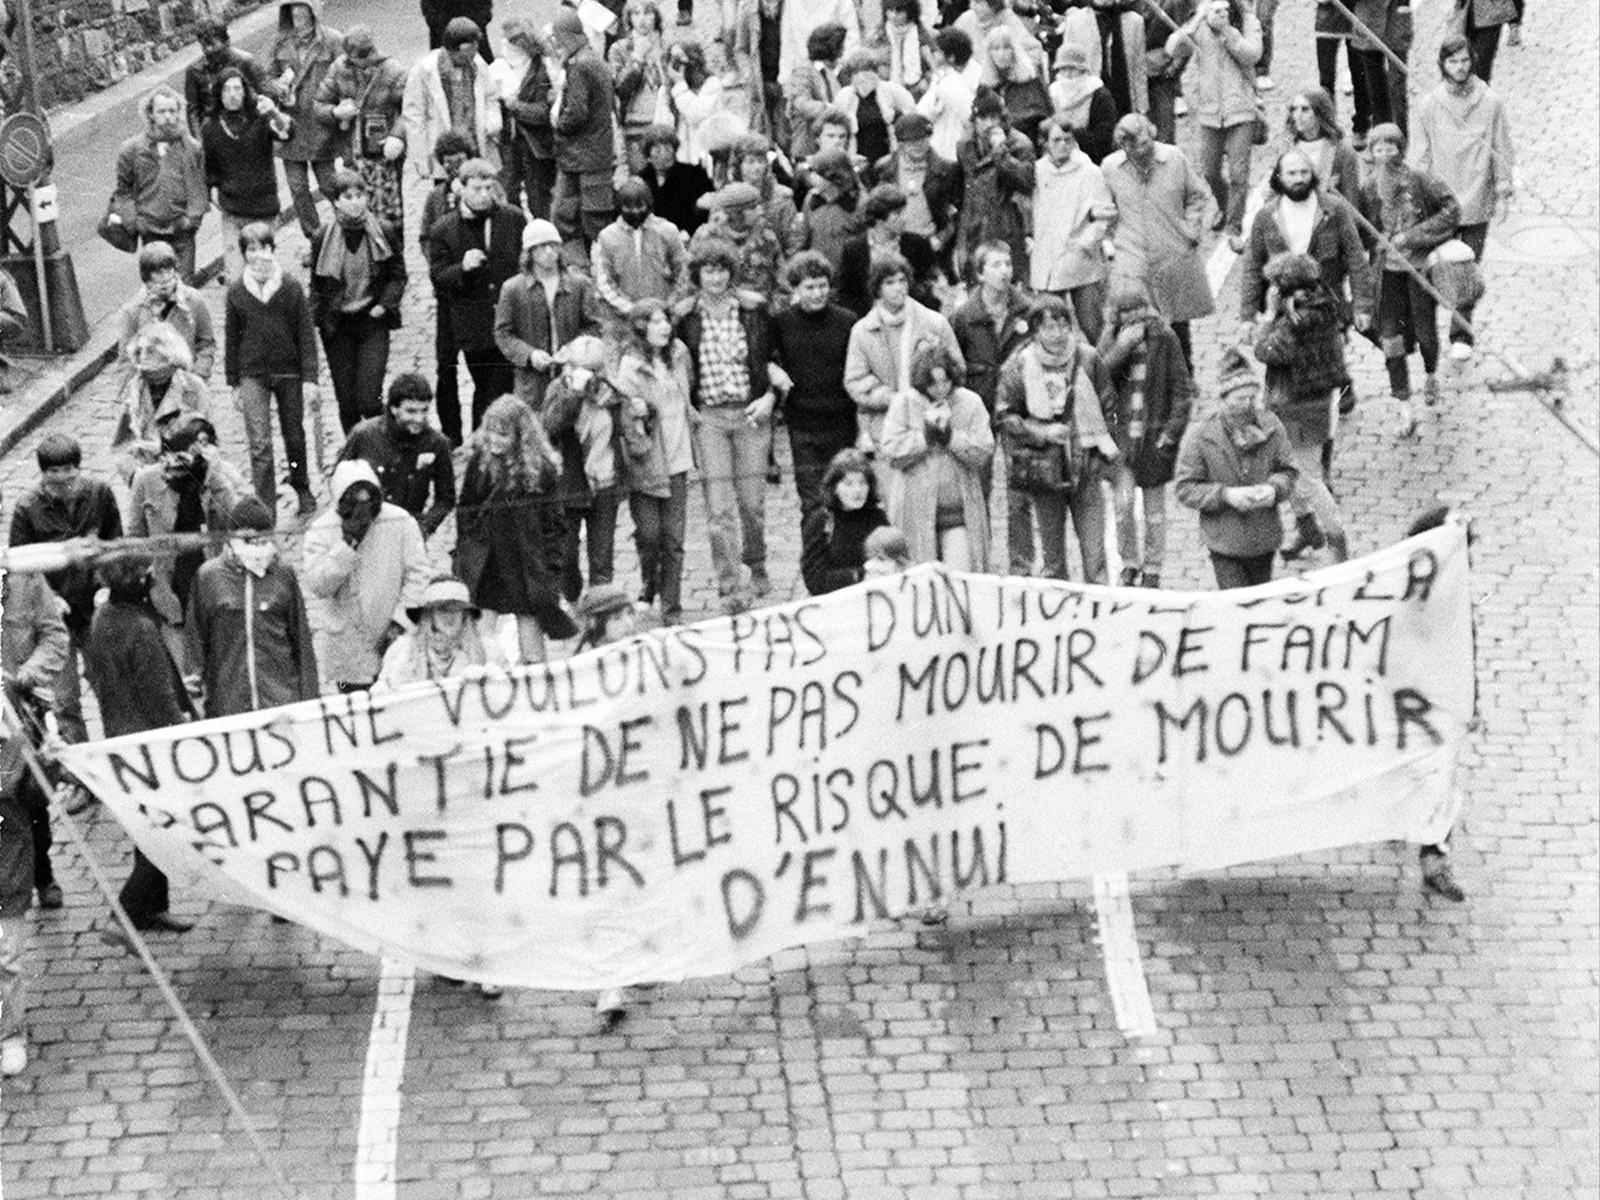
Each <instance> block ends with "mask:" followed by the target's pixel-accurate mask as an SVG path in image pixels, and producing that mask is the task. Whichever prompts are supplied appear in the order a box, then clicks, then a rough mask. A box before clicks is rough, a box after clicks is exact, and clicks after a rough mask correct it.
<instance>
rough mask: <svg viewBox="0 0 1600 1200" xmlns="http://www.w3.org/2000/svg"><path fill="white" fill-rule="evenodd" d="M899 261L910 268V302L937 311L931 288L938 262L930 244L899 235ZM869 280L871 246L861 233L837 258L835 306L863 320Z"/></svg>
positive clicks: (915, 236) (913, 235) (869, 304)
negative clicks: (837, 281)
mask: <svg viewBox="0 0 1600 1200" xmlns="http://www.w3.org/2000/svg"><path fill="white" fill-rule="evenodd" d="M900 257H901V258H903V259H905V260H906V262H907V263H909V264H910V265H911V298H912V299H913V300H915V301H916V302H917V303H919V304H926V305H927V306H928V307H929V308H931V309H933V310H934V311H938V309H939V297H938V296H937V295H936V294H935V292H934V287H933V285H934V281H935V280H936V279H938V277H939V258H938V255H936V254H935V253H934V250H933V243H932V242H930V241H929V240H928V239H927V238H925V237H923V236H922V235H921V234H920V233H902V234H901V235H900ZM871 279H872V244H871V243H870V242H869V241H868V240H867V235H866V234H864V233H863V234H860V235H858V236H856V237H853V238H851V239H850V240H849V241H848V242H846V243H845V244H844V253H843V254H841V255H840V256H839V290H838V296H839V303H840V304H842V305H844V306H845V307H846V308H848V309H850V310H851V311H853V312H854V313H855V314H856V316H858V317H864V316H866V315H867V312H868V310H869V309H871V308H872V305H873V302H874V298H873V297H872V296H871V295H870V294H869V292H868V288H869V284H870V281H871Z"/></svg>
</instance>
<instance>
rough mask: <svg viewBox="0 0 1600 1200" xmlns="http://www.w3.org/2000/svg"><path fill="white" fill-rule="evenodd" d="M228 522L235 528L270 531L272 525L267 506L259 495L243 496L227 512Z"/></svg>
mask: <svg viewBox="0 0 1600 1200" xmlns="http://www.w3.org/2000/svg"><path fill="white" fill-rule="evenodd" d="M228 524H229V525H231V526H232V527H233V528H234V529H236V530H237V529H255V530H260V531H262V532H265V533H270V532H271V531H272V525H273V522H272V514H271V513H270V512H268V511H267V506H266V505H265V504H263V503H262V501H261V497H259V496H245V497H244V498H242V499H241V500H240V501H239V502H238V503H237V504H235V505H234V506H233V511H232V512H230V513H229V514H228Z"/></svg>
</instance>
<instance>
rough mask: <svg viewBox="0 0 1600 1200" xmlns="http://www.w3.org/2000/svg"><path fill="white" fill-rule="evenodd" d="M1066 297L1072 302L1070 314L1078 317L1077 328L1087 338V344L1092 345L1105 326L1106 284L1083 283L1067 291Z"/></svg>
mask: <svg viewBox="0 0 1600 1200" xmlns="http://www.w3.org/2000/svg"><path fill="white" fill-rule="evenodd" d="M1067 299H1068V300H1069V301H1070V302H1071V303H1072V315H1073V316H1074V317H1076V318H1077V319H1078V328H1079V330H1081V331H1082V333H1083V336H1084V337H1086V338H1088V339H1089V344H1090V345H1091V346H1092V345H1094V344H1095V343H1096V342H1098V341H1099V340H1100V331H1101V330H1102V329H1103V328H1104V327H1105V317H1106V313H1105V309H1106V285H1105V284H1104V283H1086V284H1083V285H1082V286H1081V287H1075V288H1073V289H1072V290H1071V291H1069V292H1068V293H1067Z"/></svg>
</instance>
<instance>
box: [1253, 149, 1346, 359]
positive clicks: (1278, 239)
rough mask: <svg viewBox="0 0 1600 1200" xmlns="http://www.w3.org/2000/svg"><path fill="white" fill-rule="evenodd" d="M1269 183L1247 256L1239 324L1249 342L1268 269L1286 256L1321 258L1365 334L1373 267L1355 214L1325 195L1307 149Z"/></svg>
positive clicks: (1327, 277)
mask: <svg viewBox="0 0 1600 1200" xmlns="http://www.w3.org/2000/svg"><path fill="white" fill-rule="evenodd" d="M1267 184H1268V187H1269V189H1270V192H1269V194H1268V196H1267V199H1266V202H1265V203H1264V204H1262V206H1261V211H1260V212H1258V213H1257V214H1256V219H1255V222H1254V223H1253V224H1252V225H1251V226H1250V240H1249V241H1248V242H1247V243H1246V244H1245V251H1244V255H1243V266H1244V275H1243V278H1242V280H1241V282H1240V284H1239V320H1240V322H1241V324H1242V326H1243V334H1244V337H1245V339H1246V340H1249V339H1250V338H1253V337H1254V335H1255V326H1256V318H1257V317H1258V316H1260V314H1261V313H1262V312H1263V311H1265V308H1266V302H1267V280H1266V276H1265V274H1264V271H1265V269H1266V265H1267V263H1269V262H1271V261H1272V260H1273V259H1274V258H1276V257H1277V256H1278V255H1280V254H1307V255H1310V256H1311V257H1312V258H1314V259H1316V262H1317V267H1318V268H1319V269H1320V270H1321V272H1322V282H1323V284H1324V286H1326V287H1327V289H1328V294H1329V295H1331V296H1333V297H1335V298H1336V299H1337V300H1338V301H1339V304H1340V307H1341V308H1342V310H1343V312H1344V315H1345V318H1346V321H1347V322H1348V321H1350V320H1351V319H1353V320H1354V322H1355V327H1356V329H1357V330H1359V331H1361V332H1365V331H1366V330H1368V329H1369V328H1371V326H1372V310H1373V307H1374V302H1375V297H1374V295H1373V286H1372V268H1371V264H1370V263H1369V262H1368V260H1367V253H1366V250H1365V249H1364V248H1363V247H1362V244H1361V231H1360V229H1359V227H1358V225H1357V223H1356V214H1355V210H1354V209H1353V208H1351V207H1350V205H1349V204H1347V203H1346V202H1345V201H1344V200H1343V199H1342V198H1341V197H1340V196H1338V195H1337V194H1335V193H1332V192H1329V193H1327V194H1324V193H1323V191H1322V188H1321V186H1320V184H1321V180H1320V179H1319V178H1318V177H1317V169H1316V167H1315V166H1313V165H1312V162H1311V160H1310V159H1309V158H1308V157H1306V155H1305V153H1304V152H1303V151H1301V150H1287V151H1285V152H1284V153H1283V155H1282V156H1281V157H1280V158H1279V159H1278V161H1277V164H1276V165H1275V166H1274V167H1273V168H1272V174H1271V175H1270V176H1268V178H1267Z"/></svg>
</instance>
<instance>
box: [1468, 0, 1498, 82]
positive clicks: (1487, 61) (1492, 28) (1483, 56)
mask: <svg viewBox="0 0 1600 1200" xmlns="http://www.w3.org/2000/svg"><path fill="white" fill-rule="evenodd" d="M1466 33H1467V41H1469V42H1471V43H1472V58H1473V61H1474V62H1475V63H1476V64H1477V66H1475V67H1474V68H1473V73H1474V74H1475V75H1477V77H1478V78H1479V79H1481V80H1483V81H1484V82H1485V83H1489V82H1490V81H1491V77H1492V76H1493V75H1494V58H1495V55H1496V54H1498V53H1500V26H1498V25H1485V26H1482V27H1481V28H1480V27H1479V26H1477V25H1474V24H1473V23H1472V10H1471V9H1470V8H1469V9H1468V10H1467V26H1466Z"/></svg>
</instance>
